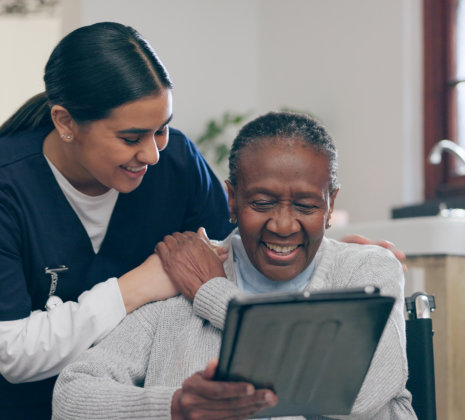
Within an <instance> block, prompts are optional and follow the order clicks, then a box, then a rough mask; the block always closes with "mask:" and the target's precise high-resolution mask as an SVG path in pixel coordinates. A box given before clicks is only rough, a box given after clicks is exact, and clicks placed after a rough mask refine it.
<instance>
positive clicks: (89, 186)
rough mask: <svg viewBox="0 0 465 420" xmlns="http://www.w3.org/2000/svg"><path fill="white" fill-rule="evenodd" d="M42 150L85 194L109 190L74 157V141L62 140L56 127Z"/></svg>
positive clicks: (72, 183) (95, 194) (99, 193)
mask: <svg viewBox="0 0 465 420" xmlns="http://www.w3.org/2000/svg"><path fill="white" fill-rule="evenodd" d="M42 152H43V154H44V155H45V156H46V157H47V159H48V160H50V162H52V163H53V165H54V166H55V167H56V168H57V169H58V170H59V171H60V173H61V174H62V175H63V176H64V177H65V178H66V179H67V180H68V181H69V183H70V184H71V185H72V186H73V187H74V188H76V189H77V190H78V191H80V192H82V193H83V194H86V195H90V196H97V195H102V194H104V193H106V192H107V191H108V190H109V188H108V187H105V186H104V185H102V184H100V183H99V182H96V180H95V178H94V177H92V176H91V175H90V174H89V173H88V172H87V171H86V170H85V169H84V168H83V167H82V166H80V165H79V163H78V162H77V161H76V158H75V157H74V153H73V143H66V142H64V141H63V140H61V139H60V136H59V134H58V131H57V130H56V129H54V130H52V131H51V132H50V133H49V134H48V136H47V137H46V138H45V140H44V144H43V146H42Z"/></svg>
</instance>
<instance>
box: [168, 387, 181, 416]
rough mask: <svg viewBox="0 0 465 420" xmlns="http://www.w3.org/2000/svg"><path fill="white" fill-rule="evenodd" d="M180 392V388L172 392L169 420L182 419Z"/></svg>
mask: <svg viewBox="0 0 465 420" xmlns="http://www.w3.org/2000/svg"><path fill="white" fill-rule="evenodd" d="M181 394H182V390H181V389H177V390H176V391H175V392H174V394H173V398H172V399H171V420H183V416H182V413H181V404H180V400H181Z"/></svg>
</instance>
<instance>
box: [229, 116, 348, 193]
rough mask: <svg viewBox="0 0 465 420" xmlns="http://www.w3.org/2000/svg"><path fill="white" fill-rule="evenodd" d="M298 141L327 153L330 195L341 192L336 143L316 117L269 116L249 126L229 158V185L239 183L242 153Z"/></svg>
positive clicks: (254, 121)
mask: <svg viewBox="0 0 465 420" xmlns="http://www.w3.org/2000/svg"><path fill="white" fill-rule="evenodd" d="M294 139H295V140H298V141H302V142H304V143H306V144H308V145H309V146H310V147H311V148H312V149H313V150H315V151H316V152H319V153H325V154H326V155H327V157H328V164H329V193H330V194H333V193H334V192H335V191H336V190H338V189H339V183H338V180H337V151H336V146H335V144H334V141H333V139H332V138H331V136H330V135H329V134H328V132H327V130H326V129H325V127H323V126H322V125H321V124H320V123H319V122H317V121H316V120H315V119H313V118H312V117H310V116H308V115H305V114H297V113H291V112H269V113H268V114H265V115H262V116H260V117H258V118H256V119H254V120H252V121H250V122H249V123H247V124H246V125H245V126H244V127H242V129H241V130H240V131H239V133H238V135H237V136H236V138H235V139H234V142H233V145H232V147H231V152H230V154H229V181H230V182H231V184H232V185H233V186H235V185H236V183H237V171H238V164H239V159H240V155H241V151H242V150H243V149H244V148H245V147H247V146H251V145H255V144H258V143H261V142H263V141H278V142H280V141H282V142H289V140H294Z"/></svg>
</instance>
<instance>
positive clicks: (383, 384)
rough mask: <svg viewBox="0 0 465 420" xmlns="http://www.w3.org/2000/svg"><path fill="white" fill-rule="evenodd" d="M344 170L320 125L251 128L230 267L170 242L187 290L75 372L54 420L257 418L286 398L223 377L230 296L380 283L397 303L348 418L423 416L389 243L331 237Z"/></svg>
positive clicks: (237, 187)
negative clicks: (218, 375)
mask: <svg viewBox="0 0 465 420" xmlns="http://www.w3.org/2000/svg"><path fill="white" fill-rule="evenodd" d="M336 169H337V164H336V150H335V147H334V144H333V141H332V139H331V138H330V137H329V135H328V134H327V132H326V131H325V129H324V128H323V127H322V126H321V125H319V124H318V123H317V122H315V121H314V120H312V119H310V118H308V117H306V116H303V115H296V114H289V113H270V114H267V115H264V116H262V117H259V118H257V119H256V120H254V121H252V122H250V123H249V124H247V125H246V126H245V127H244V128H243V129H242V130H241V131H240V133H239V135H238V136H237V138H236V139H235V141H234V144H233V147H232V151H231V155H230V178H229V181H228V182H227V185H228V192H229V207H230V212H231V215H232V218H233V221H234V222H237V224H238V229H236V230H235V231H234V232H233V233H232V234H231V235H229V236H228V238H226V239H225V241H223V243H222V244H221V245H222V246H223V247H225V248H226V249H228V250H229V253H228V257H227V259H226V261H224V264H222V263H221V261H220V259H219V258H218V257H217V256H216V255H215V253H214V252H213V251H211V250H210V248H209V246H208V245H207V243H206V241H204V240H202V239H200V238H199V237H198V236H197V235H196V234H194V233H185V234H180V233H179V234H174V235H172V236H168V237H166V238H165V240H164V242H162V243H160V244H159V245H158V246H157V253H158V254H159V255H160V257H161V259H162V261H163V265H164V268H165V270H166V272H167V273H168V275H169V276H170V278H171V280H172V281H173V283H174V285H175V286H176V287H177V289H178V290H179V291H180V292H181V293H182V295H181V296H177V297H175V298H171V299H168V300H166V301H162V302H156V303H151V304H148V305H145V306H143V307H142V308H140V309H138V310H137V311H135V312H133V313H132V314H131V315H129V316H128V317H126V318H125V319H124V320H123V322H122V323H121V324H120V325H119V327H117V328H116V329H115V330H114V331H113V332H112V333H111V334H110V335H109V336H108V337H106V338H105V339H104V340H103V341H101V342H100V343H99V344H98V345H97V346H95V347H94V348H92V349H90V350H89V351H88V352H87V353H86V354H85V355H84V356H83V357H81V359H80V360H78V361H77V362H75V363H73V364H72V365H70V366H69V367H67V368H66V369H65V370H64V371H63V372H62V374H61V375H60V377H59V379H58V382H57V385H56V387H55V393H54V417H55V418H57V419H58V418H70V419H71V418H72V419H79V418H86V419H87V418H97V417H98V418H116V417H118V416H126V417H130V418H149V417H150V418H160V419H161V418H173V419H192V418H197V419H198V418H202V419H224V418H228V419H242V418H248V417H250V416H252V415H255V416H256V413H257V412H259V411H260V410H261V409H263V408H265V407H268V406H271V405H273V404H275V403H276V401H277V396H276V395H275V394H274V393H273V392H271V391H270V390H263V389H261V390H258V389H254V387H253V386H252V385H251V384H247V383H228V382H218V381H213V380H212V377H213V374H214V370H215V361H211V359H212V358H215V357H217V356H218V350H219V346H220V341H221V329H222V327H223V323H224V318H225V312H226V307H227V303H228V301H229V300H230V298H231V297H232V296H234V295H235V294H237V293H241V292H246V293H263V292H270V291H296V290H309V291H313V290H319V289H342V288H347V287H360V286H364V285H374V286H377V287H379V288H380V289H381V291H382V293H383V294H387V295H391V296H395V297H396V298H397V302H396V304H395V307H394V309H393V311H392V313H391V316H390V319H389V321H388V324H387V326H386V329H385V331H384V334H383V336H382V339H381V341H380V343H379V346H378V348H377V351H376V353H375V356H374V358H373V361H372V363H371V366H370V369H369V371H368V373H367V376H366V378H365V381H364V383H363V385H362V388H361V390H360V393H359V395H358V397H357V399H356V401H355V404H354V406H353V409H352V413H351V414H350V415H349V416H344V417H343V418H348V419H402V420H404V419H413V418H415V414H414V412H413V410H412V407H411V404H410V394H409V392H408V391H407V390H406V389H405V383H406V380H407V362H406V356H405V332H404V318H403V311H402V305H403V275H402V268H401V265H400V264H399V262H398V261H397V260H396V259H395V257H394V256H393V255H392V254H391V253H390V252H389V251H386V250H384V249H382V248H379V247H373V246H359V245H356V244H345V243H340V242H336V241H333V240H330V239H327V238H325V236H324V234H325V230H326V229H327V228H328V227H329V226H330V219H331V214H332V211H333V206H334V200H335V198H336V195H337V192H338V183H337V174H336V172H337V171H336ZM205 366H206V368H205ZM278 397H279V396H278ZM312 418H319V419H322V418H325V417H321V416H316V417H312ZM326 418H327V417H326Z"/></svg>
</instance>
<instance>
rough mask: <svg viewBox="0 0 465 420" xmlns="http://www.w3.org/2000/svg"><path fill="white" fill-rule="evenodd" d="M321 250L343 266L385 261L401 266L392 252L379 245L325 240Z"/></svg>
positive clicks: (327, 256)
mask: <svg viewBox="0 0 465 420" xmlns="http://www.w3.org/2000/svg"><path fill="white" fill-rule="evenodd" d="M320 250H321V253H322V254H323V255H324V256H325V257H326V258H332V259H334V261H336V262H339V263H341V264H342V263H344V264H348V263H353V264H357V265H358V264H360V263H363V262H368V261H371V262H376V261H383V262H384V263H386V264H391V265H399V266H400V263H399V261H398V260H397V258H396V257H395V256H394V254H393V253H392V252H391V251H389V250H387V249H385V248H383V247H380V246H377V245H359V244H353V243H345V242H340V241H337V240H335V239H329V238H324V239H323V241H322V244H321V247H320Z"/></svg>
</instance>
